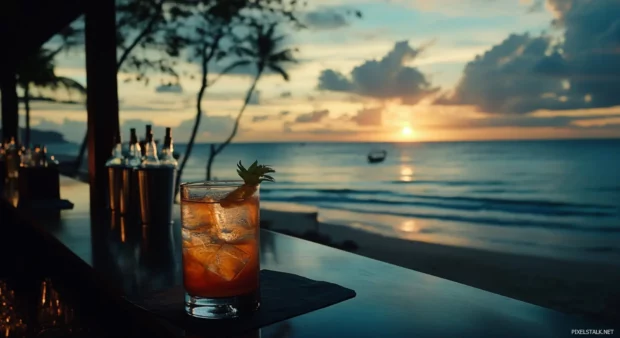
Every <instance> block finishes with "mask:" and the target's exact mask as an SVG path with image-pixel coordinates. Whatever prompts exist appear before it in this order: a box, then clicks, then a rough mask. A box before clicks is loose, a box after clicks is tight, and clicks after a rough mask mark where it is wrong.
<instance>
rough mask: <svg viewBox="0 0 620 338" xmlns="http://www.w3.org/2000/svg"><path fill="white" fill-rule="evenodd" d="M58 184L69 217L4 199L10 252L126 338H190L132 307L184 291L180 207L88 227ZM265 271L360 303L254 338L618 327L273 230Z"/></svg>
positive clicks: (79, 197) (75, 195)
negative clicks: (161, 222)
mask: <svg viewBox="0 0 620 338" xmlns="http://www.w3.org/2000/svg"><path fill="white" fill-rule="evenodd" d="M60 184H61V197H62V198H63V199H68V200H70V201H71V202H72V203H74V208H73V209H72V210H64V211H60V212H58V214H54V213H52V215H50V214H47V213H45V214H44V213H40V212H36V211H34V210H26V209H23V210H22V209H16V208H15V207H14V201H13V203H12V202H11V200H10V199H9V200H6V199H5V200H4V201H3V202H2V203H3V206H2V213H1V214H0V217H1V218H0V219H2V224H1V225H0V229H1V230H2V231H3V235H2V236H3V239H6V238H9V237H10V238H13V239H14V241H13V240H12V242H13V247H14V248H15V247H18V248H21V250H17V249H14V250H15V251H16V252H24V251H25V252H29V253H30V255H35V256H41V257H40V258H41V259H43V258H45V261H47V262H48V263H43V265H46V266H47V268H48V270H51V271H52V272H53V275H55V276H57V278H58V279H60V280H62V281H63V283H65V284H67V285H68V286H67V287H66V289H67V290H68V293H73V294H75V295H78V296H77V297H76V298H79V299H82V300H84V299H87V300H88V301H87V302H86V303H90V305H91V307H95V308H97V307H99V306H102V305H100V304H101V303H105V309H113V310H104V313H107V316H112V314H113V313H116V314H119V315H117V317H121V318H124V319H123V320H120V319H115V318H105V319H103V317H102V321H103V323H105V325H104V326H107V327H108V328H109V329H110V328H113V329H114V330H115V331H116V332H119V331H121V332H122V334H118V336H119V337H125V336H133V334H130V333H129V332H135V330H145V331H142V332H143V333H144V332H149V334H148V335H149V336H170V337H175V336H179V337H182V336H191V334H190V333H185V332H183V330H181V329H180V328H178V327H175V326H174V325H172V324H170V323H168V322H167V321H164V320H162V319H158V318H156V317H155V316H153V315H150V314H148V313H146V312H144V311H140V310H138V309H137V308H136V307H135V306H133V305H132V304H131V303H130V302H129V301H128V300H127V298H137V297H140V296H142V295H146V294H149V293H152V292H154V291H158V290H165V289H167V288H170V287H172V286H176V285H179V284H181V282H182V274H181V257H180V256H181V248H180V238H179V237H180V230H179V227H180V224H179V221H178V216H179V207H178V206H175V208H174V211H175V219H176V220H177V221H175V223H174V226H173V229H172V231H167V230H166V227H165V226H151V227H138V226H134V225H135V224H136V223H135V222H133V221H131V220H128V219H124V218H122V217H120V216H117V215H112V214H110V213H109V212H103V211H101V212H99V213H93V215H95V216H93V217H92V219H91V212H90V210H89V187H88V185H87V184H84V183H82V182H79V181H75V180H73V179H69V178H66V177H62V178H61V182H60ZM16 228H19V229H16ZM35 237H36V238H38V239H37V240H35ZM39 243H43V244H39ZM29 245H30V247H29ZM32 245H35V246H36V247H35V248H33V247H32ZM3 257H7V256H6V255H4V256H3ZM261 268H262V269H270V270H276V271H282V272H288V273H293V274H297V275H300V276H304V277H307V278H311V279H315V280H324V281H328V282H332V283H336V284H339V285H342V286H344V287H347V288H350V289H353V290H355V291H356V293H357V296H356V297H355V298H353V299H350V300H347V301H344V302H342V303H339V304H336V305H333V306H330V307H327V308H324V309H321V310H318V311H314V312H311V313H309V314H305V315H302V316H299V317H296V318H293V319H289V320H286V321H283V322H280V323H276V324H273V325H271V326H268V327H265V328H262V329H261V330H260V332H250V333H249V335H248V336H260V337H263V338H271V337H273V338H277V337H278V338H279V337H373V338H374V337H565V336H571V330H572V329H613V328H614V327H613V326H612V325H611V324H606V323H601V322H598V321H593V320H589V319H586V318H581V317H576V316H570V315H566V314H562V313H559V312H556V311H552V310H549V309H546V308H542V307H539V306H535V305H532V304H528V303H525V302H521V301H518V300H514V299H510V298H507V297H503V296H500V295H496V294H493V293H490V292H487V291H483V290H479V289H476V288H473V287H469V286H466V285H462V284H459V283H455V282H452V281H448V280H444V279H441V278H438V277H434V276H431V275H427V274H424V273H420V272H417V271H413V270H408V269H404V268H401V267H397V266H394V265H391V264H387V263H383V262H380V261H376V260H372V259H369V258H365V257H362V256H358V255H355V254H352V253H349V252H345V251H341V250H337V249H334V248H330V247H326V246H323V245H319V244H316V243H312V242H308V241H304V240H301V239H298V238H293V237H289V236H286V235H282V234H278V233H274V232H270V231H268V230H261ZM472 273H475V271H473V272H472ZM84 294H86V295H89V296H88V297H85V296H84ZM101 309H104V308H103V307H102V308H101ZM84 311H86V310H84ZM86 312H88V311H86ZM120 314H122V315H120ZM100 322H101V321H100ZM126 326H127V327H130V328H129V329H125V327H126ZM132 330H133V331H132ZM151 333H153V335H151ZM614 333H615V334H619V333H618V332H614ZM140 336H146V335H145V334H140Z"/></svg>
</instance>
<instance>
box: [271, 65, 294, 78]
mask: <svg viewBox="0 0 620 338" xmlns="http://www.w3.org/2000/svg"><path fill="white" fill-rule="evenodd" d="M267 67H269V69H271V70H273V71H274V72H276V73H279V74H280V75H282V78H283V79H284V81H288V80H289V75H288V73H287V72H286V71H285V70H284V69H282V68H281V67H280V66H279V65H277V64H268V65H267Z"/></svg>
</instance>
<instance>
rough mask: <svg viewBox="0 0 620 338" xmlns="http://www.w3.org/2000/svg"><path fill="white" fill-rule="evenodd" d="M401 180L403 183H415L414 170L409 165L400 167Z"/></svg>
mask: <svg viewBox="0 0 620 338" xmlns="http://www.w3.org/2000/svg"><path fill="white" fill-rule="evenodd" d="M400 180H401V181H403V182H411V181H413V168H411V167H410V166H407V165H403V166H401V167H400Z"/></svg>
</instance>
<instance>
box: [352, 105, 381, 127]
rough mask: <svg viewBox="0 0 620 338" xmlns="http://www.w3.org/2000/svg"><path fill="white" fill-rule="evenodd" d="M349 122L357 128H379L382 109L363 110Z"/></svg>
mask: <svg viewBox="0 0 620 338" xmlns="http://www.w3.org/2000/svg"><path fill="white" fill-rule="evenodd" d="M351 121H353V122H355V123H357V125H359V126H380V125H382V124H383V108H382V107H378V108H365V109H362V110H360V111H358V112H357V114H356V115H355V116H353V117H351Z"/></svg>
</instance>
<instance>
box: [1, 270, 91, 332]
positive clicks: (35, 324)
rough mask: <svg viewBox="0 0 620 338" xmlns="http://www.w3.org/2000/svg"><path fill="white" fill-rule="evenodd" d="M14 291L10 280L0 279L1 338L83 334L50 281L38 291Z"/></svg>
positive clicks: (71, 312)
mask: <svg viewBox="0 0 620 338" xmlns="http://www.w3.org/2000/svg"><path fill="white" fill-rule="evenodd" d="M19 284H20V289H18V290H16V289H15V288H14V287H16V286H12V285H11V283H10V281H7V280H0V305H1V307H0V337H4V338H8V337H31V336H37V337H42V336H50V337H71V336H73V335H78V334H81V333H83V332H84V330H83V328H82V327H81V326H80V324H79V323H78V321H77V320H76V318H75V310H74V309H73V307H72V306H71V305H70V304H68V303H67V302H66V301H65V300H63V299H62V297H61V295H60V294H59V293H58V291H57V290H56V289H55V288H54V286H53V285H52V281H51V280H50V279H49V278H45V279H44V280H43V281H41V282H40V284H39V290H38V292H33V291H35V290H32V288H34V287H36V286H33V287H31V288H30V290H28V289H26V288H22V287H21V286H23V285H22V283H19Z"/></svg>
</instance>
